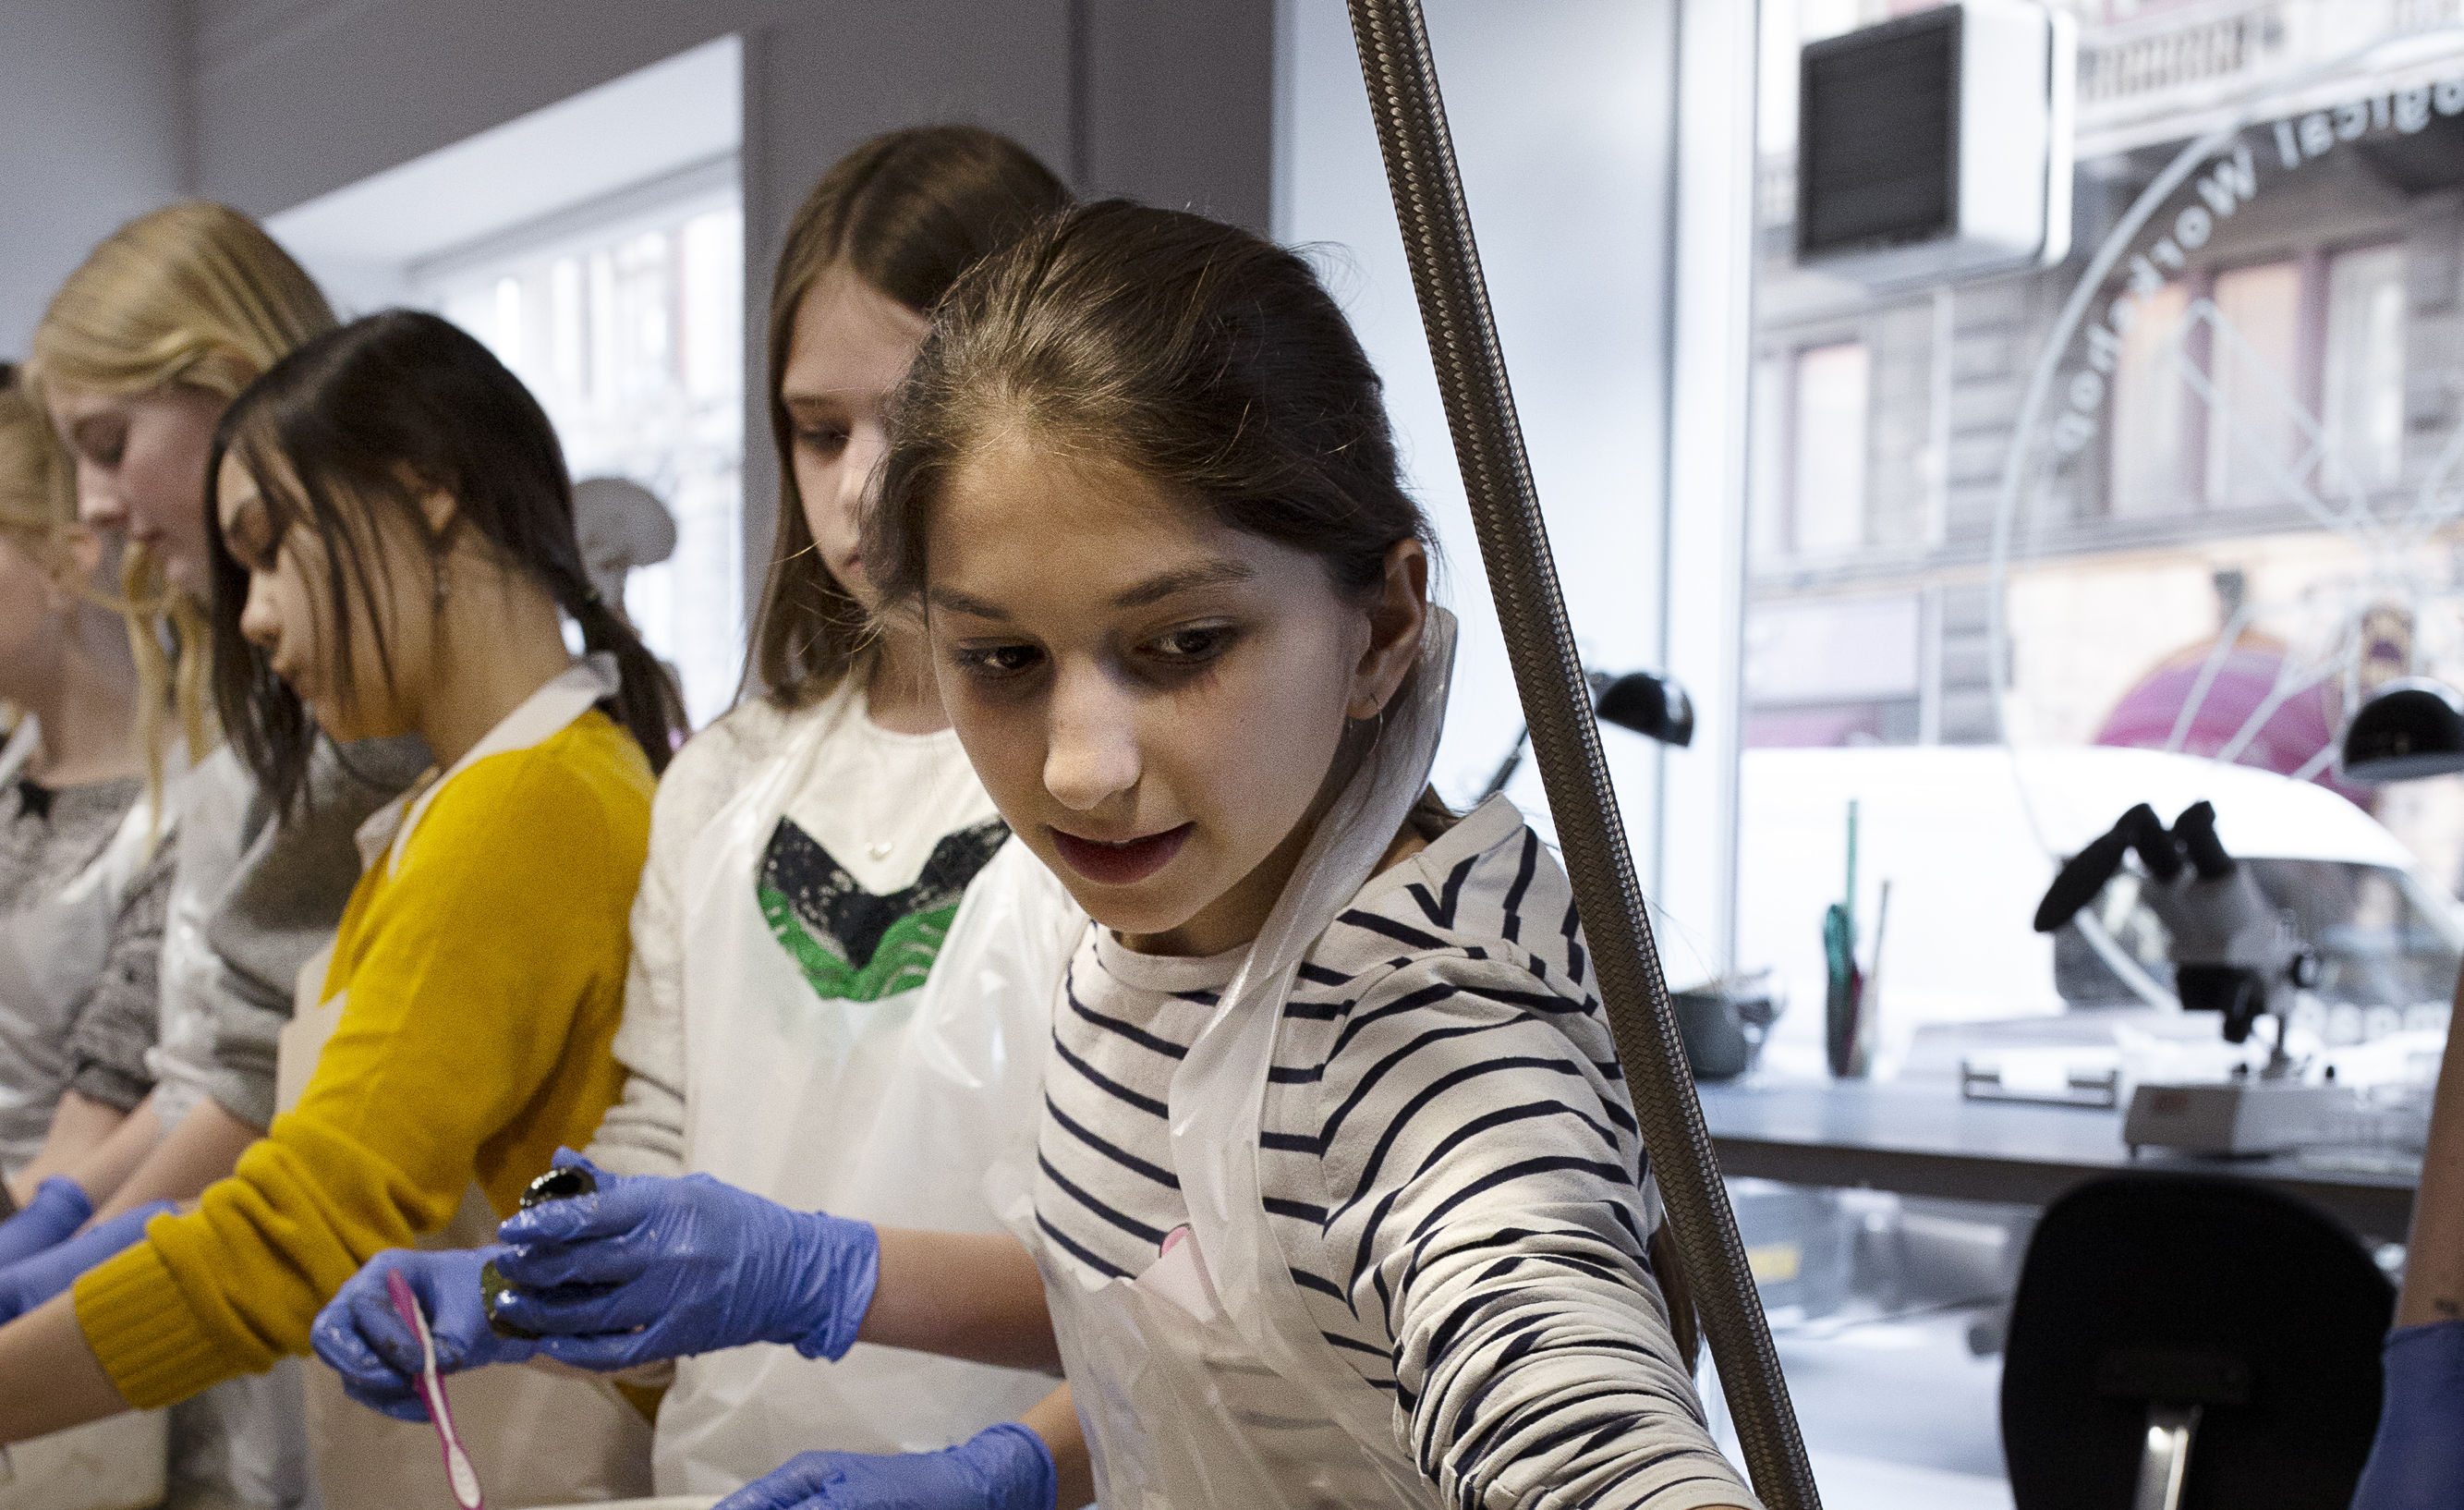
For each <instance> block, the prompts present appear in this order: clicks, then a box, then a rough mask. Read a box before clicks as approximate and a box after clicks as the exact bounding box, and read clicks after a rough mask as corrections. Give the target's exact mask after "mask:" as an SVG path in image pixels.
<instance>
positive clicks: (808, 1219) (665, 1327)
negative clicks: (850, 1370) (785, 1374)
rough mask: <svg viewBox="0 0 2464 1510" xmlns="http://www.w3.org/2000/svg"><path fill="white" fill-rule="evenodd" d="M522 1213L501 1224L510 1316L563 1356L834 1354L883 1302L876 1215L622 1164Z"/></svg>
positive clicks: (614, 1363)
mask: <svg viewBox="0 0 2464 1510" xmlns="http://www.w3.org/2000/svg"><path fill="white" fill-rule="evenodd" d="M556 1162H557V1166H558V1167H560V1168H561V1167H565V1166H573V1165H581V1166H583V1167H590V1168H591V1173H592V1174H593V1175H594V1176H595V1177H596V1179H597V1180H598V1183H599V1188H598V1189H597V1190H596V1191H595V1192H593V1193H591V1194H588V1195H577V1196H573V1197H571V1198H569V1199H565V1200H559V1201H548V1202H544V1203H542V1204H540V1205H539V1206H536V1207H533V1208H531V1209H530V1210H526V1211H520V1212H517V1213H516V1214H515V1215H514V1216H512V1217H511V1218H509V1219H507V1220H506V1222H505V1223H504V1225H503V1226H501V1227H499V1228H497V1230H496V1235H497V1236H498V1237H499V1238H501V1239H502V1240H504V1241H505V1242H507V1243H510V1244H512V1245H513V1248H512V1251H511V1252H509V1253H506V1254H504V1255H501V1256H499V1257H498V1258H497V1260H496V1269H497V1272H498V1273H500V1274H502V1275H503V1276H504V1277H505V1279H506V1282H507V1283H508V1285H509V1286H512V1288H509V1289H506V1290H504V1291H501V1292H499V1293H498V1294H497V1295H496V1296H495V1308H496V1317H497V1319H498V1320H499V1321H505V1322H507V1323H509V1324H511V1325H514V1326H517V1327H520V1328H521V1329H522V1330H524V1331H530V1332H538V1333H539V1334H541V1335H540V1337H539V1352H540V1353H542V1354H543V1355H545V1356H547V1357H549V1358H553V1359H555V1360H556V1361H557V1362H559V1363H564V1364H572V1365H574V1366H578V1367H583V1368H595V1369H602V1370H605V1369H615V1368H628V1367H631V1366H634V1365H636V1364H646V1363H656V1362H659V1361H661V1360H663V1359H669V1358H682V1357H687V1356H690V1355H692V1354H694V1353H708V1352H715V1351H717V1350H718V1349H720V1348H723V1347H738V1346H741V1345H743V1344H744V1343H783V1344H786V1345H789V1346H792V1347H794V1348H795V1349H796V1350H797V1351H798V1352H800V1353H802V1354H803V1355H804V1356H805V1357H807V1358H827V1359H832V1360H836V1359H838V1358H841V1357H844V1356H845V1355H846V1353H847V1349H848V1348H849V1347H851V1346H853V1345H854V1344H855V1334H856V1328H857V1327H858V1326H859V1325H860V1324H861V1323H862V1322H863V1321H864V1313H865V1311H866V1309H867V1308H868V1307H869V1306H870V1305H871V1304H872V1290H873V1284H874V1281H875V1279H876V1278H877V1277H879V1274H880V1257H881V1244H880V1240H879V1239H878V1237H876V1236H875V1234H874V1232H873V1230H872V1224H871V1223H869V1222H853V1221H846V1220H842V1219H841V1218H839V1217H835V1216H826V1215H824V1214H822V1213H820V1212H816V1211H796V1210H788V1209H787V1208H786V1207H783V1206H781V1205H779V1204H778V1203H776V1202H774V1201H766V1200H763V1199H762V1198H761V1197H760V1196H758V1195H754V1194H751V1193H750V1192H748V1191H744V1190H739V1189H737V1188H736V1187H734V1186H732V1185H723V1184H721V1183H719V1182H718V1181H716V1180H714V1179H712V1178H711V1177H710V1176H708V1175H706V1174H689V1175H686V1176H684V1177H682V1178H680V1179H673V1178H665V1177H659V1176H652V1175H614V1174H609V1173H606V1172H605V1171H604V1170H600V1169H597V1168H595V1167H591V1166H589V1165H588V1164H587V1163H586V1161H584V1160H583V1158H582V1157H581V1156H580V1155H579V1154H574V1153H570V1152H566V1151H562V1150H560V1151H559V1152H558V1154H557V1160H556Z"/></svg>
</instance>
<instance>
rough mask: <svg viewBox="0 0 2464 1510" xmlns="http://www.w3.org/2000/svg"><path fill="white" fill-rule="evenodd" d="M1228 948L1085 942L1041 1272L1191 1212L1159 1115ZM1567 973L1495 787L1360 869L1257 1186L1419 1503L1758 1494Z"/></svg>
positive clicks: (1229, 971)
mask: <svg viewBox="0 0 2464 1510" xmlns="http://www.w3.org/2000/svg"><path fill="white" fill-rule="evenodd" d="M1241 959H1242V952H1241V951H1235V952H1233V953H1229V954H1223V955H1218V956H1215V957H1213V958H1209V959H1195V960H1193V959H1177V958H1168V957H1163V956H1156V955H1142V954H1136V953H1133V952H1132V951H1130V950H1128V949H1126V948H1124V947H1122V945H1121V944H1119V942H1118V941H1117V940H1115V939H1114V938H1113V937H1112V936H1111V934H1110V933H1109V932H1108V931H1106V930H1104V929H1101V928H1090V929H1089V934H1088V938H1087V940H1086V942H1085V943H1084V944H1082V945H1081V946H1080V948H1079V950H1078V953H1077V955H1076V957H1075V959H1074V960H1073V961H1072V963H1071V966H1070V971H1069V978H1068V986H1067V998H1066V1000H1065V1001H1064V1002H1063V1003H1062V1004H1061V1005H1060V1007H1059V1010H1058V1011H1057V1012H1056V1014H1055V1019H1054V1032H1053V1041H1052V1046H1051V1053H1050V1056H1049V1058H1048V1060H1047V1063H1046V1068H1045V1092H1046V1102H1045V1116H1044V1122H1043V1126H1042V1128H1041V1130H1040V1133H1039V1137H1038V1156H1039V1157H1038V1164H1039V1168H1038V1171H1037V1175H1036V1186H1035V1207H1036V1215H1037V1219H1038V1221H1039V1223H1040V1224H1041V1226H1042V1228H1043V1231H1044V1233H1045V1237H1046V1238H1047V1240H1048V1243H1049V1246H1050V1248H1051V1250H1052V1253H1053V1255H1055V1257H1056V1260H1057V1261H1059V1262H1061V1263H1063V1264H1065V1265H1066V1266H1069V1267H1074V1268H1077V1269H1078V1270H1080V1271H1081V1273H1082V1274H1084V1275H1087V1276H1106V1277H1111V1276H1127V1275H1134V1274H1136V1273H1138V1272H1140V1271H1142V1270H1144V1269H1145V1268H1146V1267H1147V1266H1148V1265H1149V1264H1151V1263H1153V1262H1155V1258H1156V1256H1157V1252H1158V1247H1159V1245H1160V1243H1161V1242H1162V1240H1163V1238H1164V1237H1165V1235H1166V1234H1167V1233H1169V1232H1171V1231H1172V1230H1173V1229H1174V1228H1176V1227H1177V1226H1180V1225H1181V1224H1183V1223H1184V1222H1186V1221H1187V1220H1188V1210H1187V1205H1186V1203H1185V1201H1184V1199H1183V1196H1182V1193H1181V1189H1180V1183H1179V1179H1178V1176H1177V1174H1176V1173H1175V1172H1174V1169H1173V1158H1172V1149H1171V1145H1170V1139H1169V1137H1168V1134H1167V1128H1166V1122H1165V1103H1166V1099H1167V1098H1168V1095H1169V1092H1170V1086H1171V1081H1172V1075H1173V1071H1174V1070H1175V1068H1176V1067H1177V1065H1178V1064H1179V1062H1180V1059H1181V1057H1182V1055H1184V1053H1185V1052H1186V1051H1187V1048H1188V1046H1189V1044H1190V1043H1191V1041H1192V1040H1193V1039H1195V1038H1196V1036H1197V1035H1198V1032H1199V1028H1200V1027H1201V1026H1203V1024H1204V1023H1205V1020H1206V1017H1207V1015H1208V1013H1209V1011H1210V1010H1211V1009H1212V1007H1213V1005H1214V1003H1215V1001H1216V998H1217V994H1218V993H1219V992H1220V991H1221V989H1222V988H1223V987H1224V986H1226V985H1227V984H1229V982H1230V981H1231V978H1232V975H1233V972H1234V971H1235V970H1236V969H1238V968H1239V966H1240V964H1241ZM1588 966H1589V962H1588V960H1587V958H1586V955H1585V951H1584V946H1583V942H1582V937H1581V933H1580V930H1579V928H1578V926H1577V924H1576V922H1575V917H1574V908H1573V894H1572V892H1571V890H1570V889H1569V887H1568V885H1567V882H1566V878H1565V876H1564V873H1563V872H1562V871H1561V870H1560V869H1559V868H1558V866H1557V863H1556V860H1555V857H1554V856H1553V855H1551V854H1549V853H1548V852H1547V851H1546V850H1545V849H1544V848H1543V847H1542V846H1541V844H1540V842H1539V840H1538V839H1537V838H1536V837H1535V836H1534V835H1533V834H1532V833H1531V831H1530V830H1529V828H1527V827H1525V826H1524V824H1523V821H1522V817H1521V814H1519V813H1517V812H1516V811H1514V809H1513V807H1512V806H1511V805H1509V804H1508V803H1507V802H1506V801H1505V800H1504V799H1503V798H1498V799H1493V800H1491V801H1490V802H1489V803H1488V804H1486V805H1485V806H1484V807H1483V808H1481V809H1480V810H1479V811H1477V812H1475V813H1473V814H1471V815H1470V816H1469V817H1467V818H1465V819H1463V822H1461V823H1460V824H1458V825H1457V826H1456V827H1455V828H1453V829H1452V830H1450V831H1449V832H1447V833H1445V834H1443V835H1442V836H1441V837H1440V838H1439V839H1438V840H1437V841H1436V842H1435V843H1433V844H1431V845H1430V846H1429V847H1428V848H1427V849H1425V850H1423V851H1421V852H1420V853H1419V855H1414V856H1412V857H1411V858H1410V859H1408V860H1406V861H1405V862H1403V863H1402V864H1399V865H1397V866H1395V867H1394V868H1392V869H1390V870H1388V871H1386V872H1385V873H1383V874H1381V875H1379V876H1378V877H1375V878H1374V879H1373V880H1372V881H1371V882H1370V883H1369V884H1368V885H1367V886H1366V887H1364V888H1363V889H1362V891H1361V893H1360V895H1359V896H1358V897H1357V898H1355V899H1354V900H1353V904H1352V906H1351V908H1350V909H1349V910H1348V911H1346V912H1345V913H1344V914H1343V916H1342V917H1341V918H1340V919H1339V920H1338V921H1337V922H1336V923H1335V924H1334V925H1333V926H1332V927H1331V928H1330V929H1329V930H1328V932H1327V934H1326V936H1325V937H1324V938H1323V939H1321V940H1320V941H1319V943H1318V945H1317V947H1316V948H1315V949H1314V950H1312V951H1311V953H1310V956H1309V960H1308V962H1307V963H1306V964H1305V965H1304V966H1302V969H1301V972H1300V980H1299V982H1298V983H1297V987H1296V989H1295V991H1294V993H1293V996H1292V998H1291V1000H1290V1001H1289V1002H1288V1003H1287V1004H1286V1006H1285V1007H1284V1009H1283V1011H1284V1022H1283V1025H1282V1027H1281V1030H1280V1031H1279V1033H1278V1035H1277V1041H1276V1046H1275V1061H1274V1068H1273V1070H1272V1071H1271V1074H1270V1077H1269V1083H1268V1087H1267V1094H1266V1101H1265V1111H1264V1116H1263V1119H1262V1125H1261V1127H1260V1129H1259V1138H1258V1142H1259V1148H1260V1157H1259V1172H1260V1173H1259V1177H1260V1186H1261V1195H1262V1196H1263V1198H1264V1201H1265V1208H1266V1210H1267V1212H1268V1213H1269V1216H1270V1219H1271V1222H1272V1230H1273V1231H1274V1233H1275V1236H1276V1238H1277V1240H1278V1243H1279V1244H1280V1246H1281V1249H1282V1252H1283V1254H1284V1256H1285V1258H1286V1259H1287V1262H1288V1263H1289V1264H1290V1266H1291V1270H1292V1275H1293V1277H1294V1279H1295V1280H1296V1281H1297V1282H1298V1284H1299V1286H1300V1289H1301V1291H1302V1293H1303V1295H1304V1296H1305V1298H1306V1299H1307V1301H1308V1303H1309V1308H1310V1311H1311V1313H1312V1315H1313V1318H1314V1320H1315V1321H1316V1322H1317V1324H1318V1326H1319V1328H1320V1330H1321V1331H1322V1332H1323V1333H1324V1335H1325V1336H1326V1338H1327V1340H1328V1342H1329V1343H1331V1344H1333V1346H1334V1347H1335V1348H1336V1349H1337V1350H1338V1351H1339V1352H1340V1353H1341V1354H1342V1356H1343V1357H1344V1358H1346V1359H1347V1360H1349V1361H1350V1362H1351V1364H1352V1366H1353V1368H1354V1370H1355V1371H1356V1372H1357V1373H1358V1375H1359V1379H1360V1385H1361V1388H1364V1389H1375V1390H1378V1391H1381V1392H1383V1393H1385V1394H1386V1395H1388V1396H1389V1397H1390V1398H1391V1399H1392V1400H1393V1402H1394V1405H1395V1410H1396V1417H1395V1424H1396V1431H1397V1441H1398V1442H1399V1443H1400V1444H1401V1445H1402V1447H1403V1449H1404V1451H1406V1452H1407V1453H1408V1454H1410V1455H1411V1456H1412V1457H1413V1458H1414V1460H1415V1461H1416V1462H1418V1463H1419V1467H1420V1469H1421V1471H1422V1473H1423V1474H1425V1475H1426V1476H1427V1477H1428V1478H1429V1480H1430V1481H1431V1483H1432V1485H1433V1486H1434V1495H1433V1502H1442V1503H1445V1504H1450V1505H1465V1506H1469V1505H1479V1506H1498V1507H1503V1506H1518V1507H1519V1506H1535V1507H1536V1506H1542V1505H1547V1506H1552V1507H1554V1506H1573V1505H1603V1506H1610V1505H1614V1506H1648V1507H1650V1510H1684V1507H1693V1506H1710V1505H1752V1504H1754V1503H1755V1500H1754V1499H1753V1497H1752V1495H1751V1494H1750V1493H1749V1491H1748V1490H1747V1489H1746V1488H1745V1487H1744V1486H1743V1484H1741V1483H1740V1482H1739V1480H1738V1478H1737V1477H1736V1475H1735V1473H1734V1472H1733V1471H1732V1470H1731V1469H1730V1468H1729V1467H1728V1465H1727V1463H1726V1462H1725V1461H1724V1460H1723V1459H1722V1458H1721V1457H1720V1455H1719V1454H1718V1453H1717V1451H1716V1450H1715V1449H1714V1448H1713V1447H1712V1445H1711V1441H1710V1438H1709V1436H1708V1434H1707V1432H1705V1429H1704V1425H1703V1418H1702V1409H1701V1406H1700V1404H1699V1403H1698V1402H1697V1400H1696V1399H1695V1396H1694V1392H1693V1388H1692V1386H1691V1384H1690V1383H1689V1381H1688V1379H1687V1377H1686V1374H1685V1370H1684V1367H1683V1364H1682V1363H1681V1362H1680V1361H1679V1357H1678V1353H1677V1348H1676V1345H1675V1343H1674V1342H1673V1341H1672V1340H1671V1337H1670V1334H1669V1329H1668V1322H1667V1312H1666V1307H1665V1306H1664V1304H1663V1303H1662V1301H1661V1296H1660V1290H1659V1287H1658V1285H1657V1284H1656V1283H1655V1282H1654V1281H1653V1279H1652V1277H1651V1272H1650V1268H1649V1263H1648V1260H1647V1259H1646V1258H1645V1256H1644V1244H1645V1239H1646V1235H1647V1232H1648V1224H1649V1222H1650V1220H1651V1218H1650V1216H1649V1214H1648V1203H1647V1202H1646V1200H1645V1197H1644V1194H1643V1191H1642V1188H1641V1186H1640V1183H1639V1176H1640V1174H1641V1172H1642V1170H1643V1167H1644V1166H1643V1156H1642V1149H1641V1144H1640V1142H1639V1138H1638V1136H1637V1131H1636V1126H1635V1121H1634V1114H1633V1111H1632V1107H1631V1103H1630V1102H1629V1101H1628V1099H1627V1098H1626V1093H1625V1087H1624V1084H1623V1081H1622V1080H1621V1079H1620V1077H1619V1075H1618V1070H1617V1058H1616V1051H1615V1049H1614V1048H1613V1047H1612V1045H1611V1043H1610V1039H1609V1033H1608V1025H1607V1022H1606V1019H1605V1018H1604V1016H1603V1015H1602V1013H1601V1011H1600V1009H1599V1005H1598V1003H1597V1001H1596V999H1595V997H1594V996H1593V995H1592V993H1591V990H1590V980H1591V978H1590V973H1589V968H1588Z"/></svg>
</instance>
